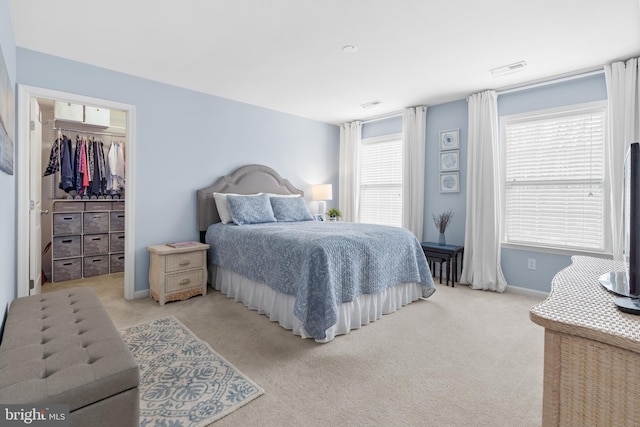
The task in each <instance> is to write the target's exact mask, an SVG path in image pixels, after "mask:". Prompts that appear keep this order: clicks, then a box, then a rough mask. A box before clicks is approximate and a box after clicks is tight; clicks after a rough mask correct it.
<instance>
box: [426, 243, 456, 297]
mask: <svg viewBox="0 0 640 427" xmlns="http://www.w3.org/2000/svg"><path fill="white" fill-rule="evenodd" d="M421 245H422V250H423V251H424V255H425V256H426V257H427V261H429V266H430V267H431V264H432V263H433V264H435V263H436V262H438V263H440V283H441V284H442V264H446V267H445V269H446V273H447V280H446V285H447V286H449V277H451V287H453V286H454V283H455V282H456V281H457V280H458V255H460V265H462V261H463V259H464V246H454V245H443V246H441V245H439V244H438V243H433V242H422V243H421ZM434 267H435V265H434ZM432 271H433V269H432ZM449 273H451V275H449Z"/></svg>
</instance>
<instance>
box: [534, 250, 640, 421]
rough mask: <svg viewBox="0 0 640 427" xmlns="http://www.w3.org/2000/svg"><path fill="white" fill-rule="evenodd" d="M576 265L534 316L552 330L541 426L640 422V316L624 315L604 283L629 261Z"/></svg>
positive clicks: (583, 260)
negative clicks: (607, 275) (602, 279)
mask: <svg viewBox="0 0 640 427" xmlns="http://www.w3.org/2000/svg"><path fill="white" fill-rule="evenodd" d="M572 262H573V263H572V265H571V266H569V267H567V268H566V269H564V270H562V271H561V272H559V273H558V274H557V275H556V277H555V278H554V280H553V284H552V289H551V294H550V295H549V297H548V298H547V299H546V300H545V301H543V302H542V303H540V304H538V305H536V306H534V307H532V308H531V311H530V317H531V320H533V321H534V322H535V323H537V324H539V325H541V326H544V327H545V353H544V354H545V355H544V391H543V414H542V425H543V426H637V425H640V421H639V420H640V406H639V405H637V404H636V400H637V397H638V396H640V316H633V315H631V314H626V313H623V312H621V311H619V310H618V309H617V308H616V306H615V305H614V303H613V298H614V295H613V294H611V293H610V292H608V291H607V290H605V288H604V287H603V286H602V285H601V284H600V282H599V280H598V279H599V277H600V276H601V275H603V274H605V273H608V272H610V271H622V270H623V268H624V264H623V263H621V262H616V261H611V260H605V259H600V258H592V257H584V256H574V257H572Z"/></svg>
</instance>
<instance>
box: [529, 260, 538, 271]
mask: <svg viewBox="0 0 640 427" xmlns="http://www.w3.org/2000/svg"><path fill="white" fill-rule="evenodd" d="M527 268H529V270H535V269H536V260H535V259H534V258H529V260H528V261H527Z"/></svg>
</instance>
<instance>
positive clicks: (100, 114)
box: [53, 101, 111, 128]
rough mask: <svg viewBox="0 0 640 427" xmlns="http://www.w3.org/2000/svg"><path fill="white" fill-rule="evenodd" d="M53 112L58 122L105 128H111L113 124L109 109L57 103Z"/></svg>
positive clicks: (62, 102)
mask: <svg viewBox="0 0 640 427" xmlns="http://www.w3.org/2000/svg"><path fill="white" fill-rule="evenodd" d="M53 111H54V118H55V119H56V120H63V121H67V122H76V123H83V124H85V125H92V126H99V127H104V128H106V127H109V125H110V123H111V111H110V110H109V109H108V108H100V107H91V106H88V105H81V104H74V103H73V102H64V101H55V103H54V107H53Z"/></svg>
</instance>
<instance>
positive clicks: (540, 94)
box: [498, 74, 607, 292]
mask: <svg viewBox="0 0 640 427" xmlns="http://www.w3.org/2000/svg"><path fill="white" fill-rule="evenodd" d="M606 99H607V88H606V84H605V79H604V74H600V75H595V76H590V77H585V78H581V79H575V80H570V81H567V82H562V83H558V84H553V85H547V86H542V87H538V88H533V89H529V90H523V91H519V92H512V93H507V94H504V95H500V96H499V97H498V114H499V115H500V116H508V115H511V114H519V113H524V112H529V111H536V110H544V109H548V108H556V107H561V106H565V105H572V104H580V103H584V102H594V101H602V100H606ZM529 258H532V259H535V260H536V269H535V270H529V269H528V268H527V262H528V259H529ZM570 264H571V257H570V256H567V255H556V254H551V253H542V252H533V251H527V250H520V249H507V248H503V249H502V271H503V273H504V276H505V279H506V280H507V283H508V284H509V285H511V286H518V287H522V288H528V289H533V290H537V291H543V292H549V291H550V290H551V281H552V279H553V276H555V275H556V273H557V272H558V271H560V270H562V269H563V268H565V267H567V266H569V265H570Z"/></svg>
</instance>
